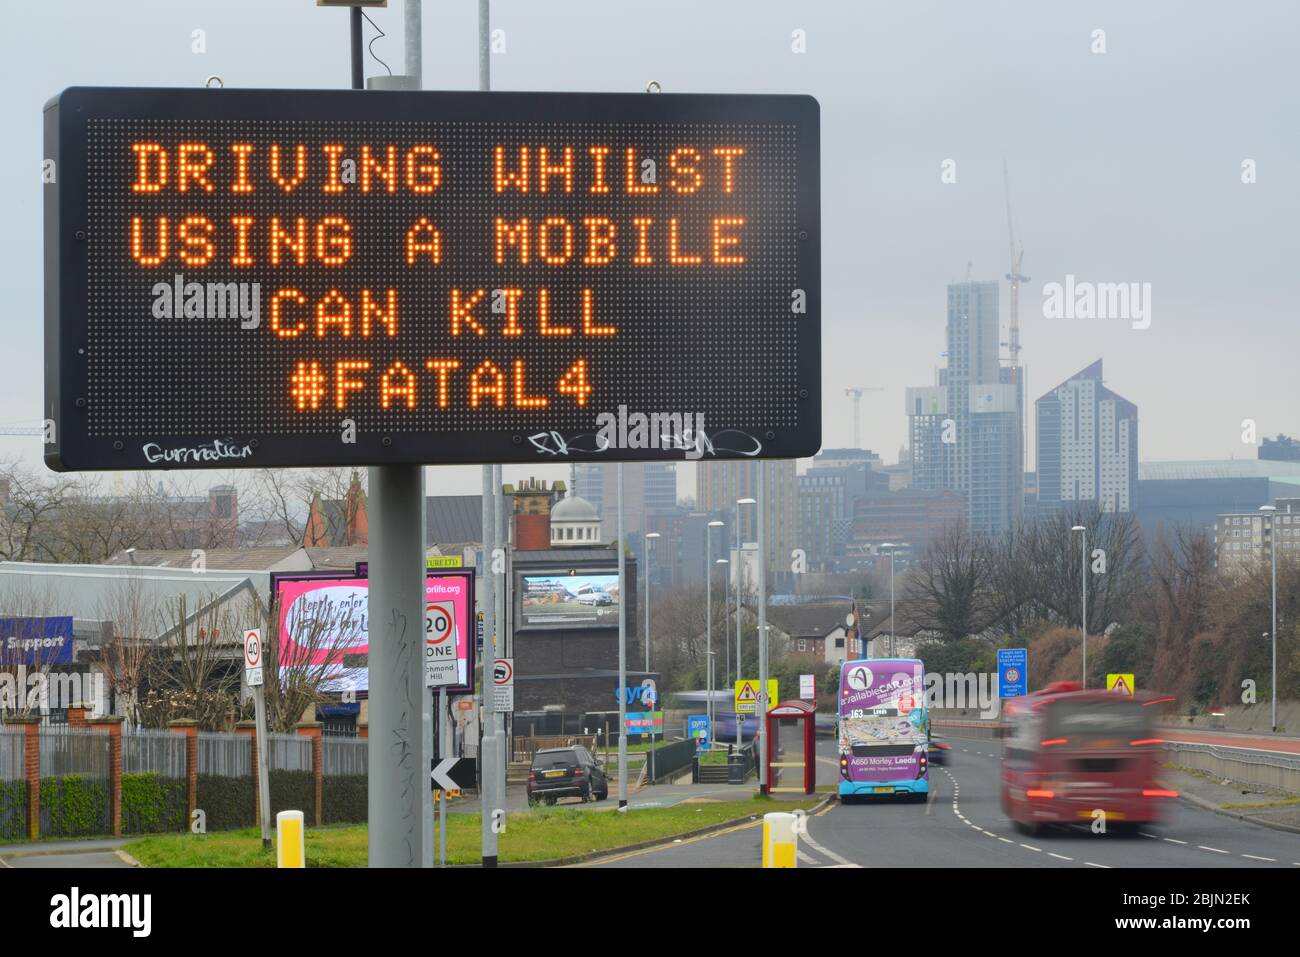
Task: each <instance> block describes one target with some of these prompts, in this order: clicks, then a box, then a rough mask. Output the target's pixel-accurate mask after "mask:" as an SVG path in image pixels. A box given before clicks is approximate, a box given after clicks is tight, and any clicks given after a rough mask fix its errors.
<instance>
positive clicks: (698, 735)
mask: <svg viewBox="0 0 1300 957" xmlns="http://www.w3.org/2000/svg"><path fill="white" fill-rule="evenodd" d="M686 736H687V737H688V738H693V739H694V740H695V749H696V750H697V751H707V750H709V716H708V715H707V714H692V715H687V717H686Z"/></svg>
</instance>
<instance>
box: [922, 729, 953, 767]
mask: <svg viewBox="0 0 1300 957" xmlns="http://www.w3.org/2000/svg"><path fill="white" fill-rule="evenodd" d="M951 750H952V745H951V744H949V743H948V742H947V741H940V740H939V739H938V738H936V737H933V736H931V738H930V744H929V747H928V748H927V749H926V753H927V754H929V756H930V763H931V764H947V763H948V752H949V751H951Z"/></svg>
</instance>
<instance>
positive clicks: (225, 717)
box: [140, 595, 242, 731]
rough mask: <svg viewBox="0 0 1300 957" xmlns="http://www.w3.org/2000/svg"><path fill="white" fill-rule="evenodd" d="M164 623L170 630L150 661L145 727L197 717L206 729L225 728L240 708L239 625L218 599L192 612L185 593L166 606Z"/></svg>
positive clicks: (142, 709)
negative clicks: (238, 707)
mask: <svg viewBox="0 0 1300 957" xmlns="http://www.w3.org/2000/svg"><path fill="white" fill-rule="evenodd" d="M163 621H164V622H165V624H166V626H167V631H166V632H165V633H164V635H163V636H162V638H160V639H159V642H158V645H157V648H156V651H155V653H153V654H151V655H150V656H149V660H148V668H147V672H146V678H145V681H146V684H147V686H148V691H147V693H146V694H145V696H144V697H143V698H142V699H141V701H140V712H141V718H142V721H143V723H144V724H146V725H148V726H150V727H165V726H166V724H167V722H168V721H170V720H172V719H173V718H193V719H194V720H196V721H198V723H199V727H200V728H202V729H203V730H205V731H220V730H224V729H225V727H226V725H227V724H228V723H229V721H230V719H231V718H232V717H233V716H234V714H235V713H236V709H237V705H238V697H239V681H240V671H241V668H242V664H241V656H240V654H239V653H238V652H237V651H236V648H237V647H242V645H240V644H239V642H240V639H241V638H242V630H241V629H240V628H239V626H238V622H237V621H236V620H235V618H234V616H233V615H232V613H231V610H230V609H229V608H228V607H227V606H226V605H225V604H224V603H221V602H219V601H217V600H216V597H215V596H213V597H212V598H209V599H205V600H203V601H200V603H199V606H198V609H197V611H193V610H192V609H191V605H190V601H189V599H188V598H187V597H186V596H185V595H180V596H178V597H176V598H175V599H172V600H171V601H169V602H167V604H166V605H165V606H164V609H163Z"/></svg>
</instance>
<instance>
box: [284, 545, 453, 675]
mask: <svg viewBox="0 0 1300 957" xmlns="http://www.w3.org/2000/svg"><path fill="white" fill-rule="evenodd" d="M365 575H366V571H365V570H364V568H363V570H362V572H361V573H360V574H355V573H349V572H342V573H333V572H323V573H306V574H273V575H272V576H271V589H272V592H273V593H274V594H275V595H277V596H278V597H279V598H280V620H279V648H278V652H277V659H276V660H277V662H278V663H279V665H280V670H281V675H283V674H284V670H285V668H288V667H294V666H300V665H304V664H310V665H314V666H325V668H326V670H327V671H328V674H329V677H328V680H327V681H326V682H325V683H324V684H322V686H321V687H322V689H323V690H325V691H330V692H347V691H354V692H360V693H366V692H368V691H369V689H370V678H369V667H368V655H369V652H370V622H369V579H368V578H367V577H365ZM473 587H474V586H473V574H472V573H470V572H460V573H458V572H446V571H439V572H433V571H430V572H428V573H427V574H426V575H425V584H424V588H425V592H424V600H425V608H426V610H429V611H431V612H436V613H438V614H445V613H446V612H447V611H450V613H451V618H452V620H453V623H454V627H453V635H454V639H455V643H456V672H457V675H456V676H457V683H456V684H455V685H452V686H449V687H448V688H447V691H448V693H449V694H469V693H472V691H473V681H474V644H473V642H472V641H471V640H470V635H472V634H473V631H472V630H471V628H470V610H471V608H472V607H473V603H474V592H473ZM433 617H436V616H431V615H429V614H426V621H425V622H424V624H423V625H422V629H423V630H426V631H427V630H428V629H430V628H432V627H433V624H432V621H433Z"/></svg>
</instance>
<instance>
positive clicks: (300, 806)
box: [267, 770, 316, 825]
mask: <svg viewBox="0 0 1300 957" xmlns="http://www.w3.org/2000/svg"><path fill="white" fill-rule="evenodd" d="M267 779H268V780H269V782H270V785H271V819H272V823H274V820H275V816H276V815H277V814H279V813H280V812H281V811H302V816H303V819H304V820H305V821H306V822H307V824H308V825H314V824H315V823H316V778H315V776H314V775H313V774H312V773H311V772H310V771H274V770H273V771H268V772H267Z"/></svg>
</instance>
